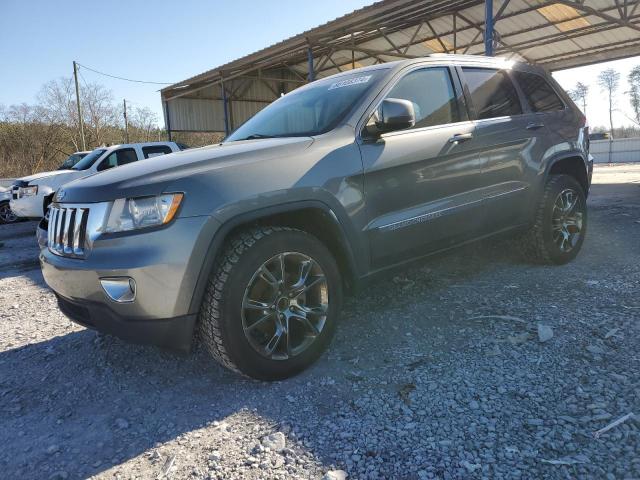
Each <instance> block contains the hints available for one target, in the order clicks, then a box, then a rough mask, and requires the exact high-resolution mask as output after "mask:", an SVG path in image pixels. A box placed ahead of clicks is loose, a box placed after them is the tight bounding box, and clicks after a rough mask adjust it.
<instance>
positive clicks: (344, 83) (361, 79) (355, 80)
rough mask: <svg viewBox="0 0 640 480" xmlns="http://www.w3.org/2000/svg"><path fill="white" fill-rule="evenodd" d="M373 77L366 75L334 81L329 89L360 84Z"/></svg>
mask: <svg viewBox="0 0 640 480" xmlns="http://www.w3.org/2000/svg"><path fill="white" fill-rule="evenodd" d="M370 79H371V75H366V76H364V77H355V78H350V79H349V80H342V81H341V82H336V83H332V84H331V86H330V87H329V90H333V89H334V88H341V87H348V86H349V85H359V84H361V83H367V82H368V81H369V80H370Z"/></svg>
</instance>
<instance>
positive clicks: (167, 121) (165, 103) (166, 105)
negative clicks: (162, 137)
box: [164, 100, 171, 141]
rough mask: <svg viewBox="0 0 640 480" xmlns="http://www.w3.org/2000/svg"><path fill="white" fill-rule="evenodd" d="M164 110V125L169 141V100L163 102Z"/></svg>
mask: <svg viewBox="0 0 640 480" xmlns="http://www.w3.org/2000/svg"><path fill="white" fill-rule="evenodd" d="M164 111H165V115H166V116H167V120H166V122H165V126H166V127H167V140H168V141H171V116H170V115H169V102H167V101H166V100H165V102H164Z"/></svg>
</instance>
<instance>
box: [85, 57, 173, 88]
mask: <svg viewBox="0 0 640 480" xmlns="http://www.w3.org/2000/svg"><path fill="white" fill-rule="evenodd" d="M76 64H77V65H80V66H81V67H82V68H86V69H87V70H90V71H92V72H94V73H97V74H99V75H104V76H105V77H111V78H115V79H117V80H124V81H125V82H133V83H148V84H151V85H173V84H174V83H176V82H151V81H146V80H134V79H132V78H125V77H119V76H117V75H111V74H109V73H104V72H101V71H99V70H96V69H94V68H91V67H87V66H86V65H83V64H81V63H78V62H76Z"/></svg>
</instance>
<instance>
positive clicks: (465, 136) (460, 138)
mask: <svg viewBox="0 0 640 480" xmlns="http://www.w3.org/2000/svg"><path fill="white" fill-rule="evenodd" d="M472 138H473V133H457V134H455V135H454V136H453V137H451V138H450V139H449V143H459V142H464V141H466V140H471V139H472Z"/></svg>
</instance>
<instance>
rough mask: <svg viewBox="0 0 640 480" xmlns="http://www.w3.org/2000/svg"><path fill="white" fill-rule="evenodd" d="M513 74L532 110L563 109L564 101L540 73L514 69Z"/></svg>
mask: <svg viewBox="0 0 640 480" xmlns="http://www.w3.org/2000/svg"><path fill="white" fill-rule="evenodd" d="M513 76H514V77H515V79H516V82H518V85H520V88H522V91H523V92H524V95H525V97H527V102H529V105H530V106H531V110H533V111H534V112H553V111H554V110H563V109H564V103H563V102H562V100H560V97H558V94H557V93H556V92H555V90H554V89H553V87H552V86H551V85H549V82H547V81H546V80H545V79H544V78H543V77H541V76H540V75H536V74H535V73H526V72H518V71H514V72H513Z"/></svg>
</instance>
